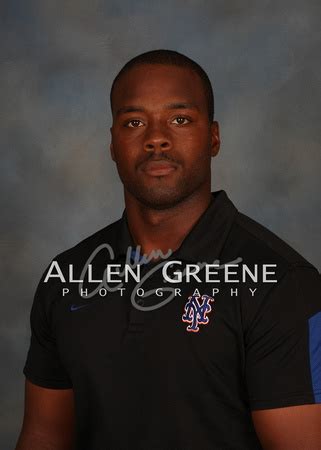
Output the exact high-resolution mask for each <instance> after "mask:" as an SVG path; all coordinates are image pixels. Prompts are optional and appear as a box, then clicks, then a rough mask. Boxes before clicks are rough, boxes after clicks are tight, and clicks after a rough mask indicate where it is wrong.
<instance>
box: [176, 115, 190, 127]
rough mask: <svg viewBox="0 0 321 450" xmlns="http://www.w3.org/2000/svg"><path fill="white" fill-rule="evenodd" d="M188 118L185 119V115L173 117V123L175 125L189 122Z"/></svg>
mask: <svg viewBox="0 0 321 450" xmlns="http://www.w3.org/2000/svg"><path fill="white" fill-rule="evenodd" d="M189 122H190V120H189V119H187V118H186V117H181V116H179V117H175V119H174V120H173V123H175V125H186V124H187V123H189Z"/></svg>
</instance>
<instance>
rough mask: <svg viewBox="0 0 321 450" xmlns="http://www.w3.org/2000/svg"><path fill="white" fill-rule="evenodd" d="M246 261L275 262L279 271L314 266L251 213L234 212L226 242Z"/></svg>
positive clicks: (229, 247) (228, 246)
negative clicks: (254, 218) (253, 217)
mask: <svg viewBox="0 0 321 450" xmlns="http://www.w3.org/2000/svg"><path fill="white" fill-rule="evenodd" d="M226 247H227V249H230V250H229V251H231V249H232V248H233V247H234V249H235V250H236V251H237V253H238V255H237V256H238V257H241V258H242V260H243V262H244V263H245V264H246V263H247V262H248V263H249V264H254V263H256V264H264V263H265V264H269V263H270V264H276V265H277V266H278V268H279V272H280V274H282V273H283V274H284V273H286V272H288V270H291V269H292V268H294V267H305V268H311V269H316V268H315V267H314V266H313V264H311V263H310V262H309V261H308V260H307V259H306V258H304V257H303V256H302V255H301V254H300V253H298V251H296V250H295V249H294V248H293V247H292V245H291V244H289V243H287V242H286V241H285V240H284V239H282V238H280V237H279V236H277V235H276V234H275V233H273V232H272V231H271V230H269V229H268V228H267V227H265V226H264V225H262V224H260V223H259V222H257V221H255V220H253V219H252V218H251V217H249V216H247V215H245V214H243V213H241V212H237V214H236V215H235V218H234V222H233V226H232V227H231V231H230V233H229V237H228V240H227V243H226Z"/></svg>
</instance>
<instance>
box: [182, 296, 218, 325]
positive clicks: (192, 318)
mask: <svg viewBox="0 0 321 450" xmlns="http://www.w3.org/2000/svg"><path fill="white" fill-rule="evenodd" d="M211 302H214V298H213V297H210V296H209V295H206V294H205V295H202V296H201V295H191V296H190V297H188V302H187V303H186V304H185V306H184V311H185V312H184V314H183V315H182V321H183V322H187V323H189V325H188V326H187V327H186V330H187V331H191V332H193V333H197V332H198V331H199V326H198V325H199V324H202V325H207V324H208V322H209V318H208V317H207V314H208V313H209V312H211V311H212V307H211Z"/></svg>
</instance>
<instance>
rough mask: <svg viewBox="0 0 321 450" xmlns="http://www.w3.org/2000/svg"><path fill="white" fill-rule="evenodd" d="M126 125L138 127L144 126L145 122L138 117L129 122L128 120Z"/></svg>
mask: <svg viewBox="0 0 321 450" xmlns="http://www.w3.org/2000/svg"><path fill="white" fill-rule="evenodd" d="M125 126H126V127H129V128H138V127H142V126H143V122H142V121H141V120H138V119H133V120H130V121H129V122H127V123H126V124H125Z"/></svg>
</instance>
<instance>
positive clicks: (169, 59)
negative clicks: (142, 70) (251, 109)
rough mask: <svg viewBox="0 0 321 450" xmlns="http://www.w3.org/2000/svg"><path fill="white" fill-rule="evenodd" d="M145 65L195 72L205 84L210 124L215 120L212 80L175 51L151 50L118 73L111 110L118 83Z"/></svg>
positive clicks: (133, 59) (193, 62)
mask: <svg viewBox="0 0 321 450" xmlns="http://www.w3.org/2000/svg"><path fill="white" fill-rule="evenodd" d="M143 64H162V65H165V66H167V65H168V66H178V67H186V68H188V69H190V70H192V71H193V72H195V73H196V74H197V75H198V76H199V77H200V78H201V81H202V83H203V87H204V91H205V95H206V99H207V107H208V118H209V120H210V122H212V121H213V119H214V94H213V88H212V84H211V82H210V79H209V78H208V76H207V74H206V72H205V70H204V69H202V67H201V66H200V65H199V64H197V63H196V62H195V61H193V60H192V59H190V58H188V56H185V55H183V54H182V53H178V52H176V51H174V50H163V49H160V50H151V51H149V52H146V53H141V54H140V55H137V56H135V57H134V58H132V59H131V60H129V61H128V62H127V63H126V64H125V65H124V66H123V68H122V69H121V70H120V71H119V72H118V74H117V76H116V77H115V79H114V81H113V84H112V86H111V90H110V105H111V109H113V100H112V97H113V92H114V88H115V85H116V83H117V81H118V80H119V79H120V78H121V77H122V75H124V74H125V73H127V72H128V71H129V70H130V69H132V68H133V67H136V66H139V65H143Z"/></svg>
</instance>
